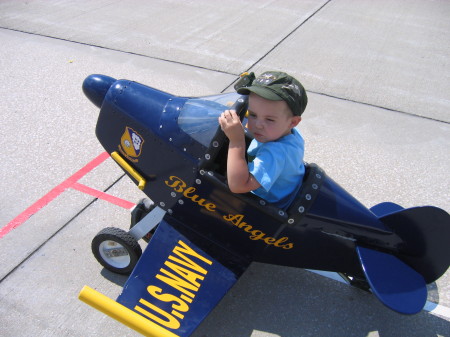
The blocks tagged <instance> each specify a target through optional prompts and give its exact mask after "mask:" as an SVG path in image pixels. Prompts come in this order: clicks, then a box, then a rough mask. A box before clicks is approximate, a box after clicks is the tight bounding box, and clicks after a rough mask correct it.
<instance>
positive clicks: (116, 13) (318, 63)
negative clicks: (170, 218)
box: [0, 0, 450, 337]
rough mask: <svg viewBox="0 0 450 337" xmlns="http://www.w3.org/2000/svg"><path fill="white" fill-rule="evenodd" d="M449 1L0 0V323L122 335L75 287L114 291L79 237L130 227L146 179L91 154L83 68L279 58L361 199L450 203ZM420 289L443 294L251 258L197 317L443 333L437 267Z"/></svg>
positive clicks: (168, 70) (295, 332)
mask: <svg viewBox="0 0 450 337" xmlns="http://www.w3.org/2000/svg"><path fill="white" fill-rule="evenodd" d="M449 14H450V5H449V4H448V2H446V1H414V0H412V1H410V2H408V3H405V2H403V1H387V0H383V1H376V2H374V1H350V0H348V1H338V0H332V1H301V2H297V1H278V2H276V3H274V2H271V1H259V2H257V3H256V2H251V1H248V2H241V1H228V2H226V4H224V3H223V2H218V1H196V2H183V1H152V2H149V3H147V2H143V1H128V2H120V1H108V0H96V1H83V2H80V1H57V2H56V1H55V2H48V1H33V2H26V1H2V2H0V41H1V42H2V43H1V45H2V48H1V49H0V55H1V57H0V65H1V70H0V79H1V80H2V83H3V87H2V89H3V90H2V93H3V94H2V100H1V101H0V108H1V111H2V114H3V123H2V126H1V130H2V147H1V151H2V152H1V153H2V176H3V179H2V181H1V182H0V186H1V190H2V192H3V193H2V196H1V201H2V207H1V209H0V220H1V223H0V225H1V227H3V228H4V226H8V225H10V224H11V223H14V224H16V225H17V227H16V228H14V229H13V230H10V231H8V232H7V234H5V235H4V236H3V237H2V238H0V257H1V261H2V264H1V268H0V280H1V283H0V303H1V305H0V317H1V319H0V323H1V324H0V335H2V336H8V337H9V336H11V337H12V336H102V335H111V336H134V335H136V334H135V333H134V332H132V331H131V330H129V329H128V328H126V327H124V326H122V325H120V324H119V323H116V322H114V321H113V320H111V319H109V318H108V317H105V316H104V315H102V314H100V313H98V312H96V311H94V310H93V309H91V308H90V307H88V306H86V305H85V304H83V303H81V302H80V301H78V300H77V294H78V292H79V290H80V289H81V287H82V286H83V285H84V284H88V285H90V286H91V287H93V288H96V289H98V290H99V291H101V292H103V293H104V294H106V295H108V296H110V297H111V298H115V297H117V295H118V294H119V293H120V289H121V285H123V282H124V281H125V280H124V278H122V277H118V276H115V275H112V274H110V273H109V272H107V271H104V270H102V268H101V266H100V265H98V264H97V262H96V261H95V259H94V258H93V256H92V254H91V252H90V242H91V240H92V238H93V236H94V235H95V233H96V232H98V231H99V230H100V229H102V228H104V227H107V226H117V227H122V228H126V227H127V226H128V222H129V208H128V207H129V206H130V204H129V203H133V202H136V201H137V200H138V199H139V198H140V197H141V196H142V195H141V193H140V192H139V190H137V188H136V187H135V186H134V184H133V183H132V182H131V181H129V180H128V178H126V177H123V174H122V171H121V170H120V169H119V168H118V167H117V166H116V165H115V164H114V163H113V162H112V161H111V159H105V158H101V157H100V158H99V157H98V156H99V155H100V156H101V153H102V152H103V150H102V148H101V146H100V145H99V144H98V142H97V140H96V138H95V134H94V128H95V123H96V118H97V114H98V109H96V108H95V107H94V106H93V105H92V104H91V103H90V102H89V101H88V100H87V99H86V98H85V97H84V95H83V94H82V92H81V83H82V81H83V79H84V78H85V77H86V76H87V75H89V74H91V73H103V74H106V75H109V76H113V77H115V78H127V79H131V80H135V81H138V82H141V83H144V84H146V85H150V86H153V87H156V88H159V89H161V90H165V91H169V92H171V93H174V94H177V95H192V96H201V95H208V94H214V93H218V92H222V91H230V90H231V89H230V86H231V84H232V82H233V81H234V80H235V79H236V77H237V75H238V74H239V73H240V72H242V71H245V70H252V71H255V72H256V73H260V72H262V71H264V70H268V69H280V70H283V71H286V72H289V73H292V74H294V75H295V76H296V77H297V78H299V79H300V81H302V83H303V84H304V85H305V87H306V89H307V90H308V96H309V105H308V107H307V110H306V112H305V115H304V119H303V121H302V123H301V124H300V127H299V128H300V130H301V131H302V133H303V135H304V137H305V139H306V142H307V149H306V160H307V161H310V162H316V163H318V164H319V165H321V166H322V167H323V168H324V169H325V170H326V171H327V173H328V174H329V175H330V176H331V177H333V178H334V179H335V180H336V181H338V182H339V183H340V184H342V185H343V186H344V187H345V188H346V189H348V190H349V192H351V193H352V194H353V195H355V197H357V198H358V199H359V200H361V201H362V202H363V203H364V204H366V205H367V206H371V205H374V204H376V203H379V202H382V201H393V202H396V203H399V204H401V205H403V206H405V207H409V206H418V205H428V204H430V205H435V206H438V207H441V208H443V209H445V210H446V211H447V212H448V211H450V203H449V200H450V198H449V191H450V182H449V179H448V170H449V167H450V159H449V155H448V149H449V145H450V133H449V131H450V127H449V124H448V122H449V121H450V117H449V116H450V115H449V113H448V111H449V108H450V94H449V93H450V81H449V77H450V76H449V74H448V71H447V70H448V68H449V67H448V66H449V60H450V44H449V40H448V37H447V35H448V34H446V33H447V32H448V31H449V30H450V23H449V21H448V19H447V18H448V17H449ZM89 164H90V165H89ZM86 165H87V166H86ZM71 177H76V178H72V179H70V178H71ZM80 184H81V185H80ZM82 186H87V187H90V188H91V189H95V190H96V191H100V192H106V195H107V196H103V197H104V198H103V199H101V198H100V199H96V198H95V197H94V196H93V195H90V194H87V193H86V189H83V187H82ZM111 196H112V197H111ZM113 197H116V198H117V200H116V199H114V198H113ZM119 200H122V201H124V202H122V203H121V202H119ZM127 202H128V204H127ZM274 284H276V285H277V286H276V287H274V286H273V285H274ZM429 293H430V294H429V301H430V302H434V303H439V304H440V305H441V306H442V307H439V308H438V309H440V311H439V310H435V311H434V312H432V313H429V312H428V311H424V312H422V313H421V314H419V315H415V316H412V317H405V316H401V315H397V314H395V313H392V312H391V311H389V310H387V309H385V308H384V307H383V306H382V305H381V304H379V303H378V301H377V300H376V299H375V298H374V297H373V296H370V295H367V294H365V293H363V292H361V291H359V290H357V289H353V288H350V287H348V286H346V285H343V284H341V283H339V282H336V281H334V280H330V279H328V278H324V277H322V276H319V275H316V274H312V273H311V272H308V271H304V270H296V269H295V270H294V269H290V268H281V267H276V266H267V265H261V264H254V265H252V266H251V268H250V269H249V270H248V271H247V272H246V273H245V274H244V276H243V277H242V278H241V279H240V280H239V282H238V284H237V285H236V286H235V287H234V288H233V289H232V290H231V292H230V293H229V294H228V295H227V296H226V297H225V298H224V300H223V301H222V302H221V303H220V304H219V306H218V307H217V308H216V309H215V310H214V311H213V312H212V313H211V315H210V316H209V317H208V318H207V319H206V320H205V322H204V323H203V324H202V325H201V326H200V327H199V329H198V330H197V331H196V333H194V335H195V336H196V337H200V336H252V337H256V336H258V337H269V336H270V337H272V336H282V337H288V336H291V337H294V336H315V335H333V336H405V335H408V336H436V335H438V336H449V335H450V333H449V331H450V313H449V312H450V309H448V308H450V297H449V294H450V275H449V272H447V273H446V274H445V275H444V276H443V277H442V278H441V279H440V280H438V281H437V282H436V283H435V284H432V285H430V286H429Z"/></svg>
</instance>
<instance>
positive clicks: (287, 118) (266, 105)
mask: <svg viewBox="0 0 450 337" xmlns="http://www.w3.org/2000/svg"><path fill="white" fill-rule="evenodd" d="M248 112H249V114H248V125H247V127H248V130H249V131H250V132H251V133H252V134H253V137H254V138H255V139H256V140H257V141H258V142H261V143H266V142H271V141H274V140H277V139H279V138H281V137H283V136H286V135H288V134H289V133H290V132H291V129H292V128H293V127H295V126H296V125H297V124H298V123H299V122H300V120H301V117H300V116H293V115H292V112H291V110H290V109H289V107H288V105H287V104H286V102H285V101H270V100H267V99H265V98H262V97H261V96H258V95H256V94H254V93H250V96H249V100H248Z"/></svg>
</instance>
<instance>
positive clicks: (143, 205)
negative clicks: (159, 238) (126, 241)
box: [130, 198, 156, 242]
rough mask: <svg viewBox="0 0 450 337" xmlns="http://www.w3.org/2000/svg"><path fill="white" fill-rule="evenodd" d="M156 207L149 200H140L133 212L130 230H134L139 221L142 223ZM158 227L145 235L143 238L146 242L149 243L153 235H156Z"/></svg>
mask: <svg viewBox="0 0 450 337" xmlns="http://www.w3.org/2000/svg"><path fill="white" fill-rule="evenodd" d="M155 207H156V205H155V204H154V203H153V202H151V200H150V199H148V198H143V199H141V200H139V202H138V203H137V205H136V207H135V208H134V209H133V210H132V211H131V224H130V229H131V228H133V226H134V225H136V224H137V223H138V222H139V221H141V220H142V219H143V218H144V217H145V216H146V215H147V214H148V213H150V212H151V211H152V210H153V209H154V208H155ZM155 230H156V227H155V228H153V229H152V230H151V231H150V232H148V233H147V234H145V235H144V237H143V238H142V239H143V240H144V241H145V242H149V241H150V239H151V237H152V236H153V234H154V233H155Z"/></svg>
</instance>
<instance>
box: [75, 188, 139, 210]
mask: <svg viewBox="0 0 450 337" xmlns="http://www.w3.org/2000/svg"><path fill="white" fill-rule="evenodd" d="M71 187H72V188H74V189H76V190H77V191H80V192H83V193H86V194H89V195H92V196H93V197H95V198H98V199H101V200H105V201H107V202H110V203H111V204H114V205H116V206H120V207H123V208H127V209H130V208H133V207H134V206H136V204H134V203H132V202H130V201H127V200H125V199H121V198H118V197H115V196H113V195H111V194H108V193H105V192H102V191H99V190H96V189H94V188H91V187H89V186H86V185H83V184H80V183H75V184H73V185H72V186H71Z"/></svg>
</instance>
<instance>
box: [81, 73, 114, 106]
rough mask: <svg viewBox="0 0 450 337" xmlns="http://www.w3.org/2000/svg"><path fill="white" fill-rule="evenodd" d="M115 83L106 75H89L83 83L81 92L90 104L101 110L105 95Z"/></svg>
mask: <svg viewBox="0 0 450 337" xmlns="http://www.w3.org/2000/svg"><path fill="white" fill-rule="evenodd" d="M116 81H117V80H116V79H115V78H112V77H109V76H106V75H98V74H93V75H89V76H88V77H86V79H85V80H84V81H83V92H84V94H85V95H86V97H87V98H89V100H90V101H91V102H92V103H94V104H95V105H96V106H97V107H99V108H101V107H102V103H103V100H104V98H105V95H106V93H107V92H108V90H109V88H110V87H111V85H112V84H113V83H114V82H116Z"/></svg>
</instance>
